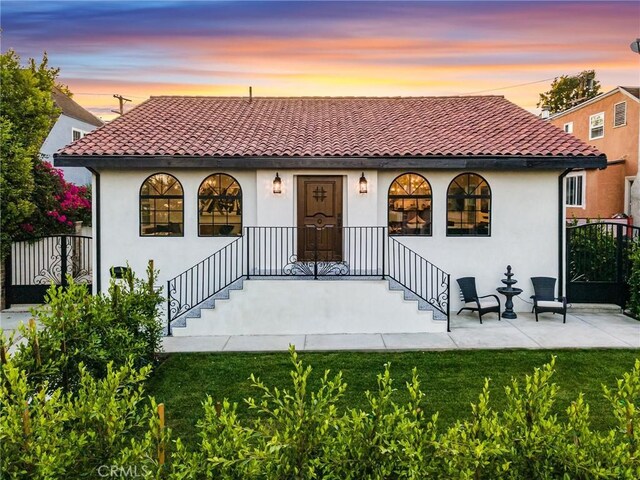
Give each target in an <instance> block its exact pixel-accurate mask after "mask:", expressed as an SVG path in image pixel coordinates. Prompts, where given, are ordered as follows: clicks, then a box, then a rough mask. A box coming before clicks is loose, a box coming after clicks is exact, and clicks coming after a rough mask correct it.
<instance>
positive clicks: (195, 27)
mask: <svg viewBox="0 0 640 480" xmlns="http://www.w3.org/2000/svg"><path fill="white" fill-rule="evenodd" d="M1 23H2V51H3V52H4V51H6V50H7V49H9V48H13V49H14V50H16V51H17V52H18V54H19V55H20V56H21V57H22V58H23V60H24V61H26V60H27V58H29V57H35V58H41V56H42V53H43V51H45V50H46V51H47V52H48V54H49V60H50V63H51V65H53V66H57V67H60V69H61V73H60V79H61V81H62V82H63V83H65V84H67V85H69V87H70V88H71V90H72V92H74V94H75V95H74V98H75V100H76V101H77V102H78V103H80V104H81V105H83V106H84V107H85V108H88V109H89V110H91V111H92V112H93V113H95V114H97V115H98V116H100V117H102V118H104V119H109V118H112V117H113V116H114V115H113V114H110V113H109V111H110V110H111V109H113V108H116V106H117V101H116V100H115V99H114V98H113V97H112V95H113V94H114V93H118V94H122V95H124V96H125V97H128V98H130V99H132V100H133V102H132V104H137V103H140V102H141V101H143V100H144V99H146V98H148V97H149V96H151V95H247V93H248V87H249V85H252V86H253V92H254V95H256V96H283V95H284V96H300V95H323V96H324V95H374V96H416V95H463V94H470V93H482V94H500V95H504V96H506V97H507V98H508V99H510V100H512V101H513V102H515V103H517V104H518V105H521V106H522V107H524V108H527V109H529V110H531V111H535V104H536V102H537V100H538V93H540V92H542V91H545V90H547V89H548V88H549V84H550V83H551V80H550V79H552V78H553V77H556V76H559V75H562V74H576V73H579V72H580V71H582V70H585V69H595V70H596V72H597V77H598V79H599V80H600V82H601V83H602V87H603V90H604V91H606V90H608V89H610V88H613V87H615V86H616V85H638V84H639V83H640V78H639V71H640V70H639V68H640V55H638V54H635V53H633V52H632V51H631V49H630V48H629V44H630V43H631V41H632V40H634V39H635V38H637V37H640V2H637V1H634V2H605V1H600V2H555V1H554V2H548V1H526V2H516V1H511V2H483V1H474V2H457V1H450V2H396V1H387V2H311V1H307V2H269V1H265V2H222V1H188V2H187V1H184V2H180V1H137V2H136V1H132V0H128V1H112V2H108V1H95V2H94V1H70V0H69V1H33V0H32V1H8V0H3V1H2V13H1ZM533 82H536V83H533ZM521 84H528V85H521ZM503 87H509V88H503ZM130 105H131V104H130Z"/></svg>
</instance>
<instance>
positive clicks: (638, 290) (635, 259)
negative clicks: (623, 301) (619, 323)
mask: <svg viewBox="0 0 640 480" xmlns="http://www.w3.org/2000/svg"><path fill="white" fill-rule="evenodd" d="M629 259H630V264H631V268H630V270H631V273H630V274H629V293H630V295H629V304H628V308H629V312H630V313H631V315H633V316H634V317H635V318H637V319H639V320H640V246H638V245H637V244H636V245H635V248H634V249H633V250H632V251H631V254H630V256H629Z"/></svg>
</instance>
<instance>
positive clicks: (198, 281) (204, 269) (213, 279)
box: [167, 236, 246, 335]
mask: <svg viewBox="0 0 640 480" xmlns="http://www.w3.org/2000/svg"><path fill="white" fill-rule="evenodd" d="M244 239H245V237H244V236H243V237H238V238H237V239H235V240H234V241H232V242H231V243H228V244H227V245H225V246H224V247H222V248H221V249H220V250H218V251H217V252H215V253H214V254H212V255H210V256H208V257H207V258H205V259H204V260H202V261H201V262H198V263H196V264H195V265H194V266H193V267H191V268H189V269H188V270H185V271H184V272H182V273H181V274H180V275H178V276H176V277H174V278H172V279H171V280H169V281H167V319H168V322H167V334H168V335H171V322H172V320H174V319H176V318H178V317H179V316H181V315H183V314H185V313H187V312H188V311H189V310H191V309H193V308H195V307H197V306H198V305H200V304H201V303H202V302H204V301H205V300H207V299H209V298H211V297H212V296H213V295H215V294H216V293H218V292H220V291H221V290H223V289H224V288H226V287H228V286H229V285H231V284H232V283H234V282H236V281H237V280H239V279H240V278H242V277H244V276H245V272H246V268H245V265H244V260H243V259H244V256H243V254H244V248H243V246H244Z"/></svg>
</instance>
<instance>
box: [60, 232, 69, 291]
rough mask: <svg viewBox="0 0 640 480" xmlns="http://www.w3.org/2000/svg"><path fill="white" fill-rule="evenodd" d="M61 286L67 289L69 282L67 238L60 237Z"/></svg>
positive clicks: (64, 236)
mask: <svg viewBox="0 0 640 480" xmlns="http://www.w3.org/2000/svg"><path fill="white" fill-rule="evenodd" d="M60 276H61V277H62V278H60V285H62V286H63V287H66V286H67V285H68V282H67V236H66V235H60Z"/></svg>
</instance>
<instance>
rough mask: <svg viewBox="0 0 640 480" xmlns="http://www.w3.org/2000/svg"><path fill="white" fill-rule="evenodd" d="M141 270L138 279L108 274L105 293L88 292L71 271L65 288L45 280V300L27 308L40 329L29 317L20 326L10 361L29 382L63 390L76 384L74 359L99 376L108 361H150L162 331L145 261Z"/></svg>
mask: <svg viewBox="0 0 640 480" xmlns="http://www.w3.org/2000/svg"><path fill="white" fill-rule="evenodd" d="M147 276H148V278H147V280H145V281H142V280H139V279H137V278H136V277H135V276H134V274H133V273H132V272H129V273H127V275H126V277H125V279H124V281H123V282H122V284H118V283H117V281H116V280H115V279H112V280H111V284H110V287H109V294H108V295H95V296H92V295H91V294H90V293H89V291H88V290H87V288H86V286H85V285H81V284H76V283H75V282H74V281H73V279H72V278H71V277H68V283H69V285H68V287H66V289H65V288H62V287H56V286H51V288H50V289H49V290H48V292H47V299H46V301H47V303H46V305H45V306H43V307H41V308H38V309H36V310H34V311H33V312H32V313H33V314H34V317H35V318H36V320H37V321H38V322H39V323H40V324H41V325H42V326H43V329H42V330H36V327H35V324H34V323H32V324H30V325H27V326H23V327H21V333H22V334H23V336H24V337H25V339H26V342H24V343H22V344H21V345H20V346H19V347H18V351H17V353H16V356H15V359H14V362H15V363H16V365H17V366H18V367H20V368H22V369H24V370H26V371H27V372H28V377H29V380H30V381H31V382H32V383H33V384H34V385H43V384H45V383H46V384H47V385H48V386H49V388H53V389H55V388H57V387H61V388H62V389H63V390H64V391H65V392H69V391H72V390H74V389H75V388H76V387H77V386H78V382H79V380H80V376H79V369H78V367H79V365H80V364H82V365H84V369H85V370H86V371H87V372H88V373H90V374H91V375H92V376H94V377H95V378H102V377H104V376H105V374H106V372H107V365H108V364H109V363H113V364H114V365H115V366H116V367H119V366H121V365H124V364H125V363H126V362H127V361H128V359H129V358H133V362H134V367H135V368H141V367H143V366H145V365H149V364H152V363H153V361H154V359H155V355H156V352H157V350H159V349H160V341H161V336H162V326H161V325H160V323H159V322H158V320H157V318H158V312H157V308H158V305H159V304H160V302H161V301H162V297H161V295H160V293H158V292H156V291H155V290H154V288H153V283H154V281H155V278H156V272H154V271H153V268H152V267H151V265H150V266H149V268H148V269H147Z"/></svg>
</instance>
